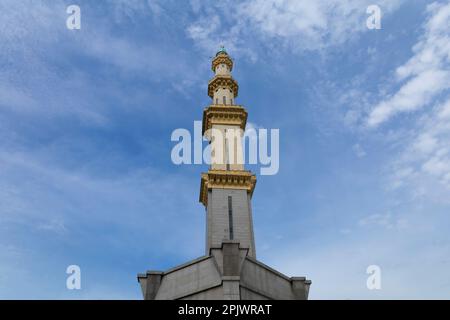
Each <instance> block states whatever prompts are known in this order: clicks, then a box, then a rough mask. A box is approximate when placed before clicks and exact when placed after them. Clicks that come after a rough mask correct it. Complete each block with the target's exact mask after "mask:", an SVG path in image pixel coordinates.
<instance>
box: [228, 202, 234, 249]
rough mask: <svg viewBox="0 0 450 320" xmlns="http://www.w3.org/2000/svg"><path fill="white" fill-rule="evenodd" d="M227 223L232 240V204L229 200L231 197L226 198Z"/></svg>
mask: <svg viewBox="0 0 450 320" xmlns="http://www.w3.org/2000/svg"><path fill="white" fill-rule="evenodd" d="M228 222H229V224H230V228H229V230H230V240H233V238H234V234H233V203H232V200H231V196H228Z"/></svg>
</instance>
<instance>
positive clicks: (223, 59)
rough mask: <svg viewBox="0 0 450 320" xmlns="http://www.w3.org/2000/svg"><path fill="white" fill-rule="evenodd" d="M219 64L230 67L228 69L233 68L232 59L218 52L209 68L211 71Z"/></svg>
mask: <svg viewBox="0 0 450 320" xmlns="http://www.w3.org/2000/svg"><path fill="white" fill-rule="evenodd" d="M219 64H226V65H227V66H228V68H230V71H231V70H233V60H231V58H230V57H229V56H228V55H226V54H219V55H218V56H217V57H215V58H214V59H213V60H212V63H211V69H212V71H213V72H215V71H216V67H217V66H218V65H219Z"/></svg>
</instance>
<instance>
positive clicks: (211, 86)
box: [208, 75, 239, 98]
mask: <svg viewBox="0 0 450 320" xmlns="http://www.w3.org/2000/svg"><path fill="white" fill-rule="evenodd" d="M221 87H225V88H229V89H230V90H231V91H232V92H233V95H234V97H235V98H236V97H237V95H238V90H239V85H238V83H237V81H236V80H234V79H233V77H232V76H230V75H216V76H215V77H214V78H212V79H211V80H210V81H209V83H208V96H210V97H211V98H213V97H214V92H215V91H216V90H217V89H218V88H221Z"/></svg>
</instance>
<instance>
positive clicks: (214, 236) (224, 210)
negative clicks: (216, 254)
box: [206, 189, 256, 258]
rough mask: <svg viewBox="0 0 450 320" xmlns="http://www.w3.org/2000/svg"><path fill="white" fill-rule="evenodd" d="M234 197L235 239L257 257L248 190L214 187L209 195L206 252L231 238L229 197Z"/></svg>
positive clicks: (251, 254)
mask: <svg viewBox="0 0 450 320" xmlns="http://www.w3.org/2000/svg"><path fill="white" fill-rule="evenodd" d="M229 196H231V197H232V208H233V214H232V216H233V240H236V241H239V242H240V243H241V246H242V247H246V248H249V253H248V255H249V256H250V257H253V258H256V252H255V239H254V233H253V219H252V212H251V205H250V199H249V195H248V193H247V191H246V190H234V189H212V190H211V191H210V192H209V195H208V207H207V213H206V214H207V227H206V229H207V230H206V234H207V236H206V254H210V249H211V248H212V247H220V246H221V244H222V242H223V241H226V240H230V223H229V213H228V197H229Z"/></svg>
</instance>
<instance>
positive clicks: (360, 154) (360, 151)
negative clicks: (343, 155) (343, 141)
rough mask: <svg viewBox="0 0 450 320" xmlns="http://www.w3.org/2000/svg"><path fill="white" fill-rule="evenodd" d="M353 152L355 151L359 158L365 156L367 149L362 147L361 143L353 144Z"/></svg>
mask: <svg viewBox="0 0 450 320" xmlns="http://www.w3.org/2000/svg"><path fill="white" fill-rule="evenodd" d="M353 152H355V155H356V156H357V157H358V158H364V157H365V156H366V155H367V153H366V151H365V150H364V149H363V147H361V145H360V144H359V143H357V144H355V145H353Z"/></svg>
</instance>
